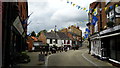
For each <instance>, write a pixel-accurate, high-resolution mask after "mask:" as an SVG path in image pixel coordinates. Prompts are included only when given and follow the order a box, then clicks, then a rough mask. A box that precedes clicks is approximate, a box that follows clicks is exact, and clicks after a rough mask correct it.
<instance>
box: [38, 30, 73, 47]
mask: <svg viewBox="0 0 120 68" xmlns="http://www.w3.org/2000/svg"><path fill="white" fill-rule="evenodd" d="M38 39H39V40H40V41H42V42H43V43H44V44H49V46H53V45H56V46H57V47H61V46H71V40H70V39H69V37H68V36H67V35H66V34H65V33H63V32H56V33H55V32H47V33H41V34H40V36H39V38H38Z"/></svg>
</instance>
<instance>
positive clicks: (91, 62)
mask: <svg viewBox="0 0 120 68" xmlns="http://www.w3.org/2000/svg"><path fill="white" fill-rule="evenodd" d="M46 66H112V65H111V64H109V63H108V62H104V61H101V60H98V59H97V58H94V57H92V56H90V55H89V54H88V49H80V50H75V51H74V50H70V51H68V52H62V53H57V54H53V55H50V56H48V58H47V61H46Z"/></svg>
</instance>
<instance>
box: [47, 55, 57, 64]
mask: <svg viewBox="0 0 120 68" xmlns="http://www.w3.org/2000/svg"><path fill="white" fill-rule="evenodd" d="M52 55H55V54H51V55H48V56H47V58H46V60H45V66H48V58H49V57H50V56H52Z"/></svg>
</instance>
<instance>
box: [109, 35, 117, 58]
mask: <svg viewBox="0 0 120 68" xmlns="http://www.w3.org/2000/svg"><path fill="white" fill-rule="evenodd" d="M115 41H116V40H115V38H114V37H111V39H110V57H111V58H112V59H116V51H115V50H116V44H115V43H116V42H115Z"/></svg>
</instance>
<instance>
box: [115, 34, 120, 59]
mask: <svg viewBox="0 0 120 68" xmlns="http://www.w3.org/2000/svg"><path fill="white" fill-rule="evenodd" d="M116 45H117V61H120V35H119V36H117V44H116Z"/></svg>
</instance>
